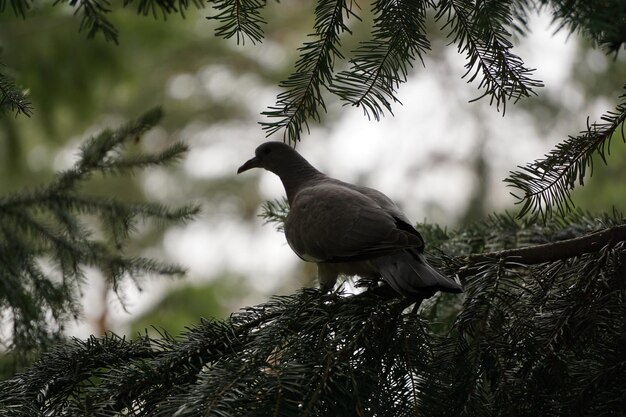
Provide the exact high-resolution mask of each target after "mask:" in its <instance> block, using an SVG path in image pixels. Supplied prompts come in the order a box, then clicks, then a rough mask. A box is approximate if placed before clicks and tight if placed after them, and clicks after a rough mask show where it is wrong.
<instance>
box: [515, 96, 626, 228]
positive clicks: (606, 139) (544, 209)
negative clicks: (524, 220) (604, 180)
mask: <svg viewBox="0 0 626 417" xmlns="http://www.w3.org/2000/svg"><path fill="white" fill-rule="evenodd" d="M620 99H621V102H620V103H619V104H618V105H617V107H616V108H615V110H614V111H609V112H608V113H607V114H605V115H603V116H602V117H601V120H602V122H594V123H592V124H591V125H590V124H589V120H587V130H585V131H582V132H580V134H579V135H578V136H575V137H574V136H570V137H569V138H568V139H567V140H565V141H563V142H562V143H559V144H558V145H557V146H556V148H555V149H554V150H552V151H551V152H550V153H549V154H547V155H546V156H545V158H544V159H539V160H536V161H534V162H532V163H529V164H527V165H526V166H525V167H521V166H520V167H518V168H520V171H514V172H512V173H511V175H510V176H509V178H507V179H505V180H504V181H505V182H506V183H508V185H509V186H511V187H515V188H517V189H519V190H521V191H522V192H523V195H522V196H517V195H516V194H513V193H512V194H513V196H514V197H516V198H517V199H518V200H519V201H518V202H519V203H522V208H521V209H520V213H519V216H520V217H522V216H524V215H526V214H528V213H530V214H534V215H537V214H538V215H541V217H542V218H543V219H544V220H545V219H546V218H547V217H549V216H550V215H551V214H552V212H553V210H554V207H555V206H556V209H557V211H558V212H559V213H560V214H563V213H565V212H567V211H570V210H571V208H572V206H573V202H572V200H571V197H570V192H571V190H572V189H573V188H574V186H575V185H576V183H577V182H578V183H579V184H580V185H583V184H584V179H585V176H586V175H587V169H588V168H589V175H592V174H593V159H594V155H599V156H600V158H601V159H602V161H603V162H604V163H605V164H606V155H607V154H608V153H610V145H611V139H612V138H613V136H614V135H616V134H618V132H619V135H620V136H621V139H622V141H625V142H626V136H625V135H624V121H625V120H626V94H622V95H621V96H620Z"/></svg>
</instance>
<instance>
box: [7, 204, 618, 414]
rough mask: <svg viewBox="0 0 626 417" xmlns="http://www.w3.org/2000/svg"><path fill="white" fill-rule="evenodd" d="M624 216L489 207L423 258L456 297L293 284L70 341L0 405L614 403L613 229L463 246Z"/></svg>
mask: <svg viewBox="0 0 626 417" xmlns="http://www.w3.org/2000/svg"><path fill="white" fill-rule="evenodd" d="M624 227H626V224H625V223H624V221H623V219H622V217H621V215H619V214H617V213H616V214H615V215H614V216H605V217H603V218H601V219H595V218H593V217H592V216H589V215H587V214H585V213H574V214H570V215H568V217H566V218H561V219H558V220H555V221H553V222H551V223H549V224H547V225H545V226H539V225H538V224H536V223H533V222H518V221H516V220H514V219H513V218H512V217H511V216H494V217H492V218H490V219H488V220H487V221H485V222H482V223H480V224H476V225H474V226H473V227H472V229H470V230H467V231H460V232H454V233H449V239H448V240H447V241H446V242H444V244H443V247H445V251H446V253H447V255H444V254H443V253H441V254H434V255H433V259H434V261H436V263H437V264H438V265H439V266H440V267H441V268H442V269H444V270H445V271H446V272H447V273H449V274H454V273H459V274H460V275H462V276H463V277H464V279H463V280H464V282H463V284H464V287H465V295H464V297H463V298H459V297H455V296H453V297H449V296H448V297H435V298H434V299H432V300H428V302H425V304H424V305H423V306H422V309H421V311H420V314H419V315H415V314H414V313H412V312H410V311H411V309H409V308H408V307H410V305H411V304H412V301H409V300H406V299H396V298H390V297H389V296H387V295H384V293H381V292H379V291H377V290H373V291H366V292H364V293H361V294H358V295H348V294H344V293H341V292H338V293H336V294H332V295H324V294H321V293H320V292H319V291H318V290H315V289H305V290H301V291H299V292H298V293H296V294H294V295H290V296H283V297H273V298H272V299H271V300H270V301H268V302H267V303H264V304H261V305H258V306H255V307H249V308H246V309H244V310H242V311H240V312H238V313H236V314H234V315H232V316H231V317H230V318H229V319H227V320H225V321H206V320H205V321H202V322H201V323H200V324H199V325H197V326H195V327H193V328H190V329H189V330H188V331H187V332H186V333H185V334H183V335H182V337H181V338H180V339H171V338H166V339H151V338H149V337H147V336H145V337H142V338H140V339H138V340H137V341H135V342H130V341H126V340H124V339H120V338H118V337H116V336H113V335H109V336H106V337H103V338H100V339H96V338H91V339H90V340H88V341H80V340H74V341H72V342H71V343H70V344H68V345H65V346H61V347H59V348H57V349H55V350H53V351H51V352H49V353H48V354H46V355H45V356H44V357H43V358H42V359H41V361H40V362H39V363H38V364H36V365H35V366H33V367H31V368H30V369H29V370H27V371H26V372H24V373H22V374H20V375H19V376H17V377H16V378H14V379H13V380H9V381H5V382H3V383H0V404H1V405H4V406H5V407H7V406H9V405H10V406H11V407H12V408H10V410H11V412H12V413H14V414H11V415H17V416H19V415H28V413H41V414H44V415H65V414H70V415H74V414H77V413H78V412H79V410H80V413H81V414H90V415H134V416H148V415H149V416H170V415H181V416H182V415H190V416H192V415H220V416H224V417H226V416H242V415H245V416H267V415H281V416H292V415H293V416H303V415H310V416H327V415H355V416H386V415H393V416H411V415H429V416H439V415H441V416H444V415H446V416H447V415H455V416H476V415H496V416H510V415H516V416H536V415H580V416H582V415H585V416H588V415H619V413H620V412H621V411H622V410H623V407H624V406H625V405H626V404H625V401H626V400H625V399H624V397H623V395H622V394H623V389H624V387H625V386H626V379H625V378H624V376H625V375H626V373H624V367H625V366H626V362H624V357H623V355H622V354H621V353H620V352H621V351H622V349H621V347H622V346H623V343H624V342H625V341H626V340H625V339H624V335H625V334H626V328H625V323H624V321H623V316H624V314H625V313H626V303H625V302H624V301H625V300H624V297H625V296H626V286H625V285H624V282H623V275H624V271H625V268H626V263H625V262H626V259H625V258H624V256H623V254H624V242H623V241H622V242H613V243H611V244H609V245H605V246H604V247H597V248H594V249H593V252H592V253H586V254H581V255H580V256H575V257H570V258H563V259H558V260H555V261H553V262H544V263H540V264H525V259H523V258H521V257H511V258H508V259H505V258H499V257H498V256H497V253H498V252H493V253H494V255H493V256H492V258H491V259H490V260H481V261H479V262H475V261H473V260H472V256H469V255H470V254H471V253H472V251H473V248H475V247H487V246H488V247H490V248H493V249H501V248H511V247H513V248H523V247H528V245H532V243H531V242H556V243H557V246H556V247H555V248H556V250H557V251H558V247H559V246H558V245H559V244H560V243H563V242H566V241H567V239H571V238H575V237H579V236H584V235H586V234H588V233H589V232H592V231H596V230H602V229H606V228H608V229H615V228H624ZM437 233H438V234H440V233H439V232H437ZM513 237H514V239H513ZM480 239H482V241H481V242H477V240H480ZM564 239H566V240H564ZM468 271H471V273H469V272H468ZM461 301H462V303H461ZM451 312H452V313H453V314H450V313H451ZM454 316H456V319H453V321H452V324H451V325H450V322H449V321H448V322H447V323H448V324H445V323H446V321H447V320H450V318H451V317H452V318H453V317H454ZM442 320H444V323H443V324H442V322H441V321H442ZM37 387H40V388H37ZM44 387H45V389H44ZM519 398H524V399H525V400H524V401H523V402H520V401H518V399H519ZM0 409H1V407H0ZM20 412H22V414H19V413H20ZM0 415H1V414H0Z"/></svg>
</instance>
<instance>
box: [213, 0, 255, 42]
mask: <svg viewBox="0 0 626 417" xmlns="http://www.w3.org/2000/svg"><path fill="white" fill-rule="evenodd" d="M266 3H267V2H266V1H264V0H217V1H214V2H213V7H214V8H215V10H217V11H218V12H219V13H218V14H217V15H215V16H211V17H207V19H214V20H217V21H219V22H220V23H221V26H219V27H217V28H216V29H215V35H216V36H220V37H222V38H224V39H229V38H232V37H233V36H236V38H237V44H238V45H239V42H241V43H242V44H243V43H245V41H246V38H247V39H250V41H251V42H252V43H253V44H255V43H257V42H261V41H262V39H263V29H262V27H261V25H263V24H265V23H266V22H265V20H264V19H263V18H262V17H261V10H262V9H263V7H265V4H266Z"/></svg>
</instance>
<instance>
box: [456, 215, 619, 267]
mask: <svg viewBox="0 0 626 417" xmlns="http://www.w3.org/2000/svg"><path fill="white" fill-rule="evenodd" d="M623 241H626V225H619V226H613V227H609V228H607V229H604V230H600V231H597V232H594V233H590V234H588V235H585V236H580V237H576V238H573V239H567V240H562V241H559V242H552V243H546V244H543V245H535V246H527V247H524V248H515V249H506V250H502V251H496V252H486V253H478V254H472V255H469V256H467V257H466V258H465V259H466V261H467V262H468V265H467V266H465V267H463V268H461V269H460V270H459V276H461V277H465V276H469V275H472V274H473V273H474V272H475V270H476V269H477V268H478V267H479V265H477V264H479V263H482V262H490V261H493V260H494V259H502V260H506V261H509V262H512V263H515V264H522V265H537V264H541V263H544V262H555V261H558V260H561V259H567V258H573V257H575V256H580V255H584V254H586V253H592V252H598V251H599V250H600V249H602V248H603V247H605V246H607V245H611V246H612V245H615V244H616V243H618V242H623Z"/></svg>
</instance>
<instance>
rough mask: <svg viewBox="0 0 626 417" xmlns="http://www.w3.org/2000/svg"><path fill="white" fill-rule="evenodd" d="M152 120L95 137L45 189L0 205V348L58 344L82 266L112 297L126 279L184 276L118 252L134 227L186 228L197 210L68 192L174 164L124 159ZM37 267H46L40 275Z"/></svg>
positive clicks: (154, 115) (172, 153)
mask: <svg viewBox="0 0 626 417" xmlns="http://www.w3.org/2000/svg"><path fill="white" fill-rule="evenodd" d="M160 118H161V112H160V110H158V109H157V110H152V111H149V112H147V113H146V114H145V115H144V116H142V117H141V118H139V119H138V120H137V121H135V122H131V123H128V124H127V125H126V126H123V127H122V128H120V129H118V130H115V131H105V132H103V133H101V134H99V135H96V136H95V137H93V138H91V139H90V140H89V141H87V142H86V143H85V144H84V145H83V146H82V147H81V150H80V157H79V159H78V161H77V162H76V163H75V165H74V167H73V168H71V169H69V170H67V171H65V172H61V173H59V174H58V175H57V178H56V179H55V180H54V181H52V183H51V184H49V185H47V186H43V187H40V188H38V189H34V190H30V191H22V192H19V193H14V194H9V195H6V196H2V197H0V264H1V265H2V268H0V287H2V288H4V287H6V288H9V287H10V288H11V291H0V308H2V309H7V310H9V311H11V312H12V314H11V315H10V316H9V317H7V320H8V321H9V322H11V323H13V325H14V332H13V334H11V335H10V338H9V339H7V340H2V342H3V343H4V344H5V345H6V346H8V347H13V348H15V349H16V351H22V352H29V351H31V350H37V349H38V348H45V347H46V346H47V345H48V344H49V343H50V342H51V341H54V340H56V339H58V337H59V335H60V332H61V329H62V326H63V325H64V323H65V322H66V321H68V320H70V319H72V318H75V317H77V316H78V315H79V314H80V308H79V307H78V305H77V302H76V297H77V293H78V292H79V291H80V288H81V286H82V285H83V283H84V272H83V270H84V268H85V267H87V266H89V267H94V268H96V269H98V270H100V271H102V272H103V273H104V275H105V276H106V277H107V279H109V280H110V284H111V286H112V288H113V290H114V291H115V292H116V293H118V291H119V283H120V282H121V281H122V280H124V279H127V278H130V279H133V280H136V279H137V278H138V277H141V276H145V275H148V274H160V275H177V274H181V273H183V272H184V270H183V269H182V268H180V267H178V266H175V265H170V264H166V263H161V262H157V261H154V260H152V259H147V258H143V257H134V256H128V255H125V254H123V253H122V252H121V249H122V248H123V247H124V245H125V244H126V243H127V242H128V240H129V238H130V236H131V234H132V233H133V231H134V230H135V225H136V224H137V222H138V221H140V220H143V221H146V220H150V219H153V220H157V221H167V222H182V221H187V220H189V219H191V218H192V217H193V216H194V215H195V214H196V213H197V212H198V208H197V207H193V206H183V207H180V208H175V209H171V208H167V207H164V206H162V205H160V204H155V203H145V202H133V203H129V202H124V201H120V200H119V199H116V198H113V197H106V198H105V197H94V196H89V195H88V194H86V193H84V192H78V191H77V190H76V188H77V187H78V186H79V185H81V184H82V183H83V182H85V181H86V180H88V179H89V178H91V177H92V176H93V175H94V174H95V173H97V172H101V173H103V174H108V173H121V172H129V171H132V170H135V169H140V168H142V167H145V166H149V165H150V166H152V165H163V164H167V163H170V162H172V161H175V160H177V159H178V158H180V156H181V154H182V153H183V152H185V151H186V147H184V146H183V145H181V144H174V145H173V146H171V147H170V148H168V149H165V150H164V151H162V152H160V153H156V154H147V155H144V154H138V155H134V156H132V157H127V156H125V153H126V152H124V148H125V147H127V146H128V145H129V144H134V143H135V140H136V139H137V138H138V137H139V135H141V134H142V133H144V132H146V131H147V130H148V129H150V128H151V127H152V126H154V125H155V124H156V123H157V122H158V121H159V119H160ZM87 216H91V217H92V218H96V219H98V220H99V222H100V225H99V226H100V228H101V230H102V231H103V232H104V235H105V237H104V238H97V237H96V236H97V235H96V234H95V233H94V230H95V229H96V228H97V226H98V225H94V224H93V221H92V223H88V222H87V219H88V217H87ZM42 260H45V261H46V262H48V263H49V264H50V266H49V267H48V268H47V269H46V271H47V272H43V271H44V269H43V268H42V266H41V262H42ZM118 295H119V293H118ZM51 319H53V320H51Z"/></svg>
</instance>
